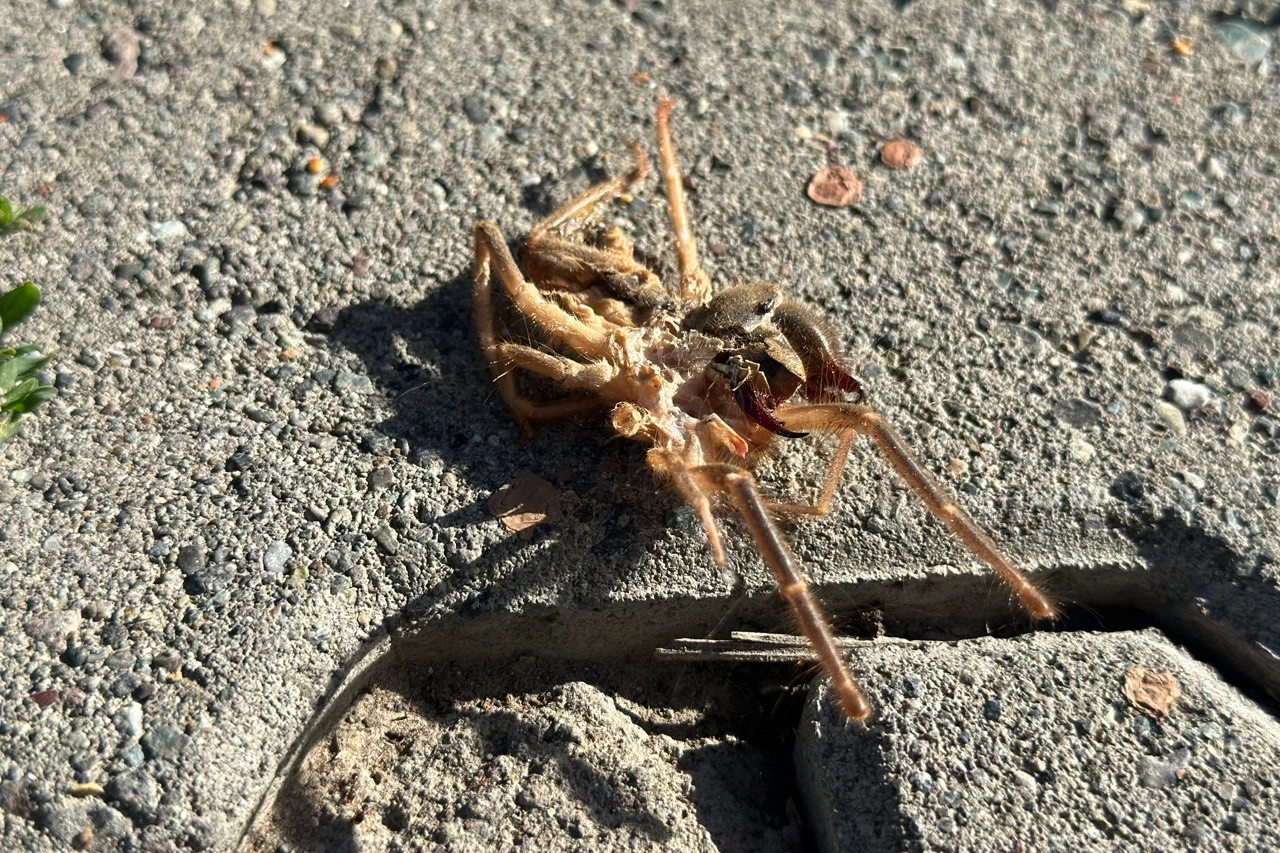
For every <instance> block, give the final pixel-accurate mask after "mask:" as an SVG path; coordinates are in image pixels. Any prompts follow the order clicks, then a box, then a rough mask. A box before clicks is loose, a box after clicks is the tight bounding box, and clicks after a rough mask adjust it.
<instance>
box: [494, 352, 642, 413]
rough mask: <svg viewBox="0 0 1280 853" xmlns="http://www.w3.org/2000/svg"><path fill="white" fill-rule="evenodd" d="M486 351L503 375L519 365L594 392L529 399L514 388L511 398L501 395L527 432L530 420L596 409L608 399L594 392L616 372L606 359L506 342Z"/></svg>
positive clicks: (500, 391) (603, 405) (572, 386)
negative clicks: (583, 358) (588, 359)
mask: <svg viewBox="0 0 1280 853" xmlns="http://www.w3.org/2000/svg"><path fill="white" fill-rule="evenodd" d="M488 352H489V353H490V358H491V360H492V361H491V363H492V365H493V367H494V369H495V370H497V369H499V368H505V369H504V370H503V373H502V374H501V376H502V377H510V375H511V373H510V371H511V370H512V369H513V368H517V367H518V368H521V369H522V370H527V371H529V372H530V373H536V374H537V375H539V376H545V377H547V378H548V379H552V380H555V381H556V382H559V383H561V384H563V385H565V386H567V387H569V388H577V389H580V390H584V391H590V392H593V395H592V396H590V397H584V398H580V399H574V400H550V401H542V400H532V399H530V398H529V397H526V396H525V395H523V394H521V393H520V392H519V391H514V393H513V395H512V396H511V397H508V396H507V395H506V394H503V396H502V399H503V401H504V402H505V403H506V404H507V407H508V408H510V409H511V411H512V414H514V415H515V418H516V421H517V422H518V423H519V424H520V426H521V427H522V428H525V429H526V431H528V430H527V427H528V426H529V425H530V424H533V423H544V422H546V421H555V420H560V419H562V418H571V417H574V416H575V415H582V414H586V413H588V412H597V411H599V410H600V409H602V408H604V407H605V406H607V405H609V401H608V399H607V398H604V397H601V396H598V394H597V393H595V392H598V391H599V390H600V389H601V387H602V386H604V385H605V384H606V383H608V382H609V380H611V379H612V378H613V377H614V376H615V375H616V374H617V372H618V371H617V368H615V367H613V366H612V365H610V364H608V363H607V362H594V363H592V364H583V363H582V362H578V361H574V360H573V359H571V358H565V357H564V356H562V355H554V354H552V353H547V352H542V351H541V350H536V349H534V348H533V347H527V346H523V345H522V344H513V343H508V342H506V341H503V342H501V343H498V344H496V345H494V346H493V347H492V348H491V349H490V350H488ZM513 387H514V384H513ZM498 390H499V393H502V388H501V386H500V387H499V389H498Z"/></svg>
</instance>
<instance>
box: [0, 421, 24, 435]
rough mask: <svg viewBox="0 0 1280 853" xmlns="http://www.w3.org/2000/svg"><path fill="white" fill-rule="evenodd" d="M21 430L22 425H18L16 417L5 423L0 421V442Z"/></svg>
mask: <svg viewBox="0 0 1280 853" xmlns="http://www.w3.org/2000/svg"><path fill="white" fill-rule="evenodd" d="M21 428H22V424H21V423H19V421H18V418H17V417H12V418H9V420H7V421H0V441H4V440H5V439H6V438H8V437H9V436H11V435H13V434H14V433H15V432H17V431H18V430H19V429H21Z"/></svg>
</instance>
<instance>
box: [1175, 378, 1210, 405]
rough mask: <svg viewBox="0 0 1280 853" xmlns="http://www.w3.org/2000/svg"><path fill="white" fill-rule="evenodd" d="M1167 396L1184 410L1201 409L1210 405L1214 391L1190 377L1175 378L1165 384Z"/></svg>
mask: <svg viewBox="0 0 1280 853" xmlns="http://www.w3.org/2000/svg"><path fill="white" fill-rule="evenodd" d="M1164 393H1165V397H1167V398H1168V400H1169V402H1171V403H1173V404H1174V405H1175V406H1177V407H1178V408H1179V409H1182V410H1183V411H1184V412H1189V411H1191V410H1192V409H1201V408H1204V407H1205V406H1207V405H1209V401H1210V400H1212V399H1213V392H1212V391H1211V390H1209V387H1208V386H1206V385H1201V384H1200V383H1199V382H1192V381H1190V380H1188V379H1174V380H1171V381H1170V382H1169V384H1168V385H1166V386H1165V389H1164Z"/></svg>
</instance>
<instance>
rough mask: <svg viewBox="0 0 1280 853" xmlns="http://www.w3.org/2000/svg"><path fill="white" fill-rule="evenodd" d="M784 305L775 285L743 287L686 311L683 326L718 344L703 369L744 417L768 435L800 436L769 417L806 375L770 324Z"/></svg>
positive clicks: (800, 361)
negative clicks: (721, 346) (721, 385)
mask: <svg viewBox="0 0 1280 853" xmlns="http://www.w3.org/2000/svg"><path fill="white" fill-rule="evenodd" d="M783 304H784V301H783V297H782V291H781V290H780V289H779V288H778V286H777V285H774V284H767V283H764V282H760V283H754V284H742V285H738V286H736V287H731V288H729V289H728V290H725V291H724V292H722V293H721V294H719V295H718V296H716V297H715V298H714V299H712V300H711V301H710V302H708V303H707V304H706V305H703V306H700V307H698V308H695V309H694V310H693V311H691V312H689V315H688V316H687V317H686V318H685V321H684V326H685V328H686V329H690V330H694V331H698V332H701V333H703V334H705V335H710V336H712V337H715V338H718V339H720V340H721V341H723V343H724V346H725V348H724V349H723V350H721V351H720V353H719V354H717V355H716V357H715V358H713V359H712V361H711V363H710V365H708V370H709V371H710V372H711V373H712V374H714V375H715V377H717V378H718V379H719V380H721V381H723V382H724V383H725V384H726V385H728V387H729V390H731V391H732V392H733V396H734V400H735V401H736V402H737V404H738V407H739V408H740V409H742V412H743V414H745V415H746V416H747V417H748V418H749V419H750V420H751V421H753V422H754V423H756V424H758V425H759V426H762V427H764V428H765V429H767V430H769V431H770V432H772V433H775V434H777V435H782V436H786V437H788V438H800V437H802V436H803V435H805V433H802V432H792V431H791V430H788V429H787V428H786V427H785V426H783V424H782V423H781V422H780V421H779V420H778V419H777V417H775V416H774V413H773V410H774V409H775V408H776V407H777V406H778V405H779V404H780V403H782V402H784V401H785V400H787V399H788V398H789V397H791V396H792V395H793V394H795V392H796V390H797V389H799V388H800V387H801V385H803V384H804V381H805V377H806V372H805V366H804V360H803V359H801V357H800V355H799V353H797V352H796V350H795V348H794V347H793V346H792V345H791V342H790V341H788V340H787V336H786V335H785V334H784V333H783V331H782V330H781V329H780V328H779V327H778V325H777V324H776V322H775V317H774V314H775V312H776V311H777V310H778V308H779V306H781V305H783Z"/></svg>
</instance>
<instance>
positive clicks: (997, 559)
mask: <svg viewBox="0 0 1280 853" xmlns="http://www.w3.org/2000/svg"><path fill="white" fill-rule="evenodd" d="M777 415H778V416H779V418H781V419H782V420H783V422H785V423H786V424H787V426H788V427H790V428H792V429H798V430H823V429H827V430H834V431H836V432H838V433H840V434H841V435H842V436H845V435H850V434H853V433H858V434H861V435H865V436H867V437H868V438H870V439H871V440H872V441H873V442H875V444H876V446H877V447H878V448H879V449H880V452H881V453H882V454H883V455H884V457H885V458H886V459H887V460H888V461H889V464H890V465H892V466H893V468H894V469H895V470H896V471H897V472H898V474H899V476H901V477H902V479H903V480H905V481H906V482H907V485H909V486H910V487H911V488H912V489H913V490H914V491H915V493H916V494H918V495H919V496H920V497H921V499H922V500H923V501H924V502H925V505H926V506H927V507H928V508H929V511H930V512H932V513H933V514H934V515H935V516H937V518H938V520H939V521H941V522H942V523H943V524H945V525H947V527H948V528H949V529H950V530H951V532H952V533H953V534H954V535H955V537H956V538H957V539H959V540H960V541H961V542H963V543H964V544H965V546H966V547H967V548H968V549H969V550H970V551H972V552H973V554H974V555H975V556H976V557H978V558H979V559H981V560H982V561H983V562H985V563H986V564H987V565H988V566H990V567H991V569H992V570H993V571H994V572H995V573H996V575H997V576H998V577H999V578H1000V580H1002V581H1004V583H1005V584H1006V585H1007V586H1008V587H1009V588H1010V589H1011V590H1013V593H1014V594H1015V595H1016V596H1018V600H1019V601H1020V602H1022V606H1023V608H1025V609H1026V611H1027V612H1028V613H1029V614H1031V616H1032V617H1033V618H1035V619H1053V618H1056V617H1057V615H1058V611H1057V608H1056V607H1054V605H1053V603H1052V602H1051V601H1050V600H1049V599H1048V597H1046V596H1045V595H1044V593H1042V592H1040V590H1038V589H1036V587H1035V585H1034V584H1032V583H1031V581H1030V580H1029V579H1028V578H1027V576H1026V575H1024V574H1023V573H1022V572H1020V571H1018V570H1017V569H1016V568H1015V567H1014V566H1013V564H1012V563H1011V562H1009V559H1008V558H1007V557H1005V555H1004V554H1003V553H1001V551H1000V549H999V548H997V547H996V544H995V542H993V541H991V537H990V536H988V535H987V534H986V533H985V532H983V530H982V528H981V527H979V526H978V524H977V522H975V521H974V520H973V519H972V518H970V517H969V516H968V515H967V514H966V513H965V511H964V510H962V509H961V508H960V507H959V505H958V504H956V502H955V501H954V500H953V499H952V497H951V495H949V494H948V493H947V491H946V489H944V488H943V487H942V484H941V483H939V482H938V481H937V480H936V479H934V477H933V475H932V474H930V473H929V472H928V471H926V470H925V469H924V466H922V465H921V464H920V460H919V458H918V457H917V456H916V455H915V453H913V452H912V451H911V449H910V448H908V447H907V445H906V442H904V441H903V440H902V437H901V436H900V435H898V432H897V430H895V429H894V428H893V427H891V426H890V425H889V423H888V421H886V420H885V419H884V416H883V415H881V414H880V413H879V412H877V411H876V410H875V409H873V408H871V407H870V406H865V405H862V404H860V403H811V404H787V405H783V406H779V407H778V409H777ZM846 452H847V449H846ZM843 468H844V459H843V454H837V459H836V460H833V463H832V467H831V470H830V471H829V472H828V474H827V482H826V484H825V485H824V487H823V497H822V498H820V499H819V503H818V506H819V507H821V506H822V505H823V501H824V500H825V501H826V502H827V504H828V505H829V503H830V499H829V496H828V491H830V492H832V493H834V490H835V486H834V481H835V480H836V479H838V478H839V476H840V472H841V471H842V470H843Z"/></svg>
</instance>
